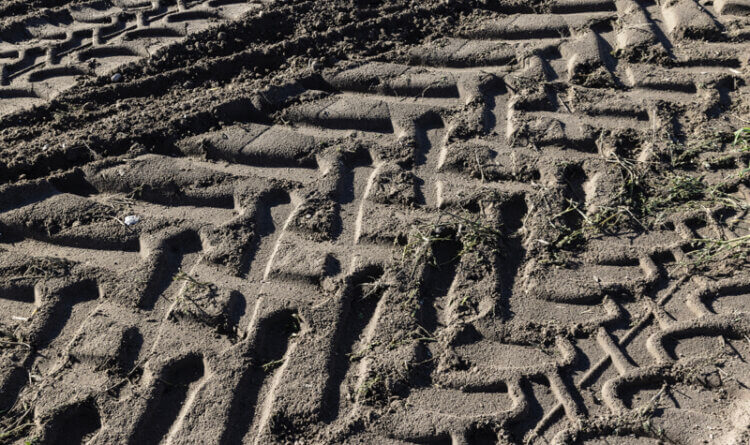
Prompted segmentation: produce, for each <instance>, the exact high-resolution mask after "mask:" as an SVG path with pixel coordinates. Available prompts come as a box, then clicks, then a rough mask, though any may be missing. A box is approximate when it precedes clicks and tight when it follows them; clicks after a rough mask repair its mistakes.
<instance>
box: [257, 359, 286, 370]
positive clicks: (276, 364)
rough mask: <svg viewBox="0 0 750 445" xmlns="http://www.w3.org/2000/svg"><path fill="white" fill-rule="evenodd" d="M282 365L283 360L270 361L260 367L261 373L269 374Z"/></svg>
mask: <svg viewBox="0 0 750 445" xmlns="http://www.w3.org/2000/svg"><path fill="white" fill-rule="evenodd" d="M283 364H284V359H283V358H280V359H278V360H271V361H270V362H268V363H264V364H263V365H261V368H263V372H265V373H269V372H271V371H273V370H274V369H276V368H278V367H279V366H281V365H283Z"/></svg>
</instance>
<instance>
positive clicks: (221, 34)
mask: <svg viewBox="0 0 750 445" xmlns="http://www.w3.org/2000/svg"><path fill="white" fill-rule="evenodd" d="M216 37H218V38H219V40H226V39H227V37H228V36H227V33H225V32H224V31H221V32H220V33H218V34H217V35H216Z"/></svg>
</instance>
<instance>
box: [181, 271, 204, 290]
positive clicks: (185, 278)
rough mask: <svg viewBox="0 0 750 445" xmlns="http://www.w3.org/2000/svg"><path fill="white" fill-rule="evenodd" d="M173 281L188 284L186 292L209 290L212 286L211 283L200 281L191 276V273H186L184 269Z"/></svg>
mask: <svg viewBox="0 0 750 445" xmlns="http://www.w3.org/2000/svg"><path fill="white" fill-rule="evenodd" d="M172 281H181V282H184V283H186V285H185V290H187V291H190V290H193V289H197V288H208V287H210V286H211V283H209V282H207V281H198V279H197V278H195V277H194V276H192V275H190V274H189V273H186V272H185V271H183V270H182V269H180V270H179V271H178V272H177V274H176V275H175V276H174V277H173V278H172Z"/></svg>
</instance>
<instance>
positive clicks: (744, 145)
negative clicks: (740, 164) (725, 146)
mask: <svg viewBox="0 0 750 445" xmlns="http://www.w3.org/2000/svg"><path fill="white" fill-rule="evenodd" d="M732 145H733V146H735V147H737V148H738V149H739V150H740V151H748V150H750V127H743V128H740V129H739V130H737V131H735V132H734V141H733V142H732Z"/></svg>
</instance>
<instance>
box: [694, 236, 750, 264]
mask: <svg viewBox="0 0 750 445" xmlns="http://www.w3.org/2000/svg"><path fill="white" fill-rule="evenodd" d="M693 244H694V245H695V246H700V247H699V248H698V249H696V250H693V251H691V252H689V253H688V256H689V258H690V259H691V263H692V264H693V265H705V264H708V263H713V262H716V261H730V260H734V261H738V262H744V261H745V260H747V258H748V257H750V235H745V236H740V237H737V238H730V239H694V240H693Z"/></svg>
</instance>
